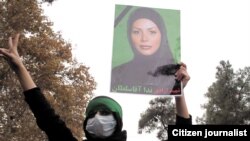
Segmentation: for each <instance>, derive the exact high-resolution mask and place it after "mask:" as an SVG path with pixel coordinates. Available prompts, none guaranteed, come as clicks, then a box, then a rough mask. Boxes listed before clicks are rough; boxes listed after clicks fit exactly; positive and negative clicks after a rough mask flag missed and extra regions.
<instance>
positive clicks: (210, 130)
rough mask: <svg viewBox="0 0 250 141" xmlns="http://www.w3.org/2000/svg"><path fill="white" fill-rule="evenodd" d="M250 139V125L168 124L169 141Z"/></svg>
mask: <svg viewBox="0 0 250 141" xmlns="http://www.w3.org/2000/svg"><path fill="white" fill-rule="evenodd" d="M216 138H218V139H233V140H234V139H237V140H239V141H250V125H168V141H172V140H178V139H191V140H200V141H203V140H206V141H208V140H212V139H213V140H214V139H216Z"/></svg>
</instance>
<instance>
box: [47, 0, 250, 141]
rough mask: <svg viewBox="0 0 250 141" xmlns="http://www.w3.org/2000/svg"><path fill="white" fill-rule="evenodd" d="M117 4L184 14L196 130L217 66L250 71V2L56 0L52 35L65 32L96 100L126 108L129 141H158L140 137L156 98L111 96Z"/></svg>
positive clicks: (183, 33) (51, 10)
mask: <svg viewBox="0 0 250 141" xmlns="http://www.w3.org/2000/svg"><path fill="white" fill-rule="evenodd" d="M115 4H122V5H134V6H144V7H152V8H162V9H176V10H180V11H181V60H182V62H184V63H186V64H187V67H188V72H189V74H190V76H191V80H190V81H189V83H188V85H187V86H186V88H185V90H184V93H185V97H186V101H187V105H188V109H189V113H190V114H191V115H192V116H193V123H194V124H196V122H195V119H196V117H197V116H199V117H201V115H202V114H203V111H202V109H201V104H204V102H205V99H204V94H205V93H206V92H207V89H208V87H209V86H211V84H212V83H213V82H214V81H215V73H216V66H218V65H219V62H220V61H221V60H229V61H230V63H231V64H232V66H233V68H234V69H235V70H238V68H243V67H245V66H250V62H249V60H250V55H249V53H250V1H249V0H164V1H162V0H140V1H135V0H126V1H125V0H113V1H103V0H91V1H83V0H56V1H55V2H54V3H53V4H52V6H45V7H46V8H45V11H44V12H45V15H47V16H48V17H49V19H50V20H51V21H52V22H54V31H61V32H62V35H63V38H64V39H65V40H66V41H69V42H71V43H72V47H73V54H74V55H75V57H76V58H77V60H78V62H81V63H83V64H84V65H86V66H88V67H90V70H89V71H90V73H91V75H92V76H93V77H94V78H95V81H96V82H97V89H96V91H94V93H95V95H109V96H111V97H113V98H114V99H116V100H117V101H118V102H119V103H120V104H121V105H122V107H123V112H124V117H123V120H124V127H123V129H125V130H127V132H128V141H135V140H143V141H158V139H157V138H156V137H155V134H146V133H144V134H137V129H138V120H139V118H140V113H142V112H143V111H145V110H146V109H147V108H148V106H149V104H148V102H149V100H151V99H153V98H155V96H148V95H136V94H113V93H110V92H109V86H110V71H111V59H112V58H111V57H112V56H111V55H112V46H113V45H112V43H113V25H114V14H115ZM166 108H167V107H166Z"/></svg>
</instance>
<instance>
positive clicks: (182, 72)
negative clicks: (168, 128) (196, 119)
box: [175, 63, 191, 119]
mask: <svg viewBox="0 0 250 141" xmlns="http://www.w3.org/2000/svg"><path fill="white" fill-rule="evenodd" d="M176 78H177V79H178V80H180V81H182V84H183V88H184V87H185V86H186V85H187V83H188V81H189V80H190V76H189V75H188V73H187V66H186V64H184V63H181V66H180V69H179V70H178V71H177V72H176ZM175 103H176V111H177V115H178V116H180V117H183V118H186V119H187V118H191V117H190V114H189V112H188V108H187V104H186V101H185V95H184V94H183V95H182V96H176V97H175Z"/></svg>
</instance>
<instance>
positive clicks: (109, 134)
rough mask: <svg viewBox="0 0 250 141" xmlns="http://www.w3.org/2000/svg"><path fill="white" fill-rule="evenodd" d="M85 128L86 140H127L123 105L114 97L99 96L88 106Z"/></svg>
mask: <svg viewBox="0 0 250 141" xmlns="http://www.w3.org/2000/svg"><path fill="white" fill-rule="evenodd" d="M85 114H86V119H85V121H84V123H83V129H84V132H85V136H86V138H87V140H86V141H95V140H98V141H99V140H100V141H101V140H103V141H126V139H127V132H126V131H125V130H124V131H122V126H123V121H122V107H121V106H120V104H119V103H118V102H117V101H115V100H114V99H112V98H110V97H107V96H98V97H95V98H94V99H92V100H91V101H90V102H89V104H88V106H87V108H86V113H85Z"/></svg>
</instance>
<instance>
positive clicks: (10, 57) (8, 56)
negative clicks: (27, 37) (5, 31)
mask: <svg viewBox="0 0 250 141" xmlns="http://www.w3.org/2000/svg"><path fill="white" fill-rule="evenodd" d="M19 36H20V34H19V33H18V34H16V35H15V36H14V37H9V43H8V44H9V48H8V49H6V48H0V56H3V57H4V59H5V60H7V62H8V63H9V65H10V66H11V68H12V69H13V70H14V71H17V69H18V67H20V65H22V60H21V58H20V56H19V54H18V51H17V46H18V41H19Z"/></svg>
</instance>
